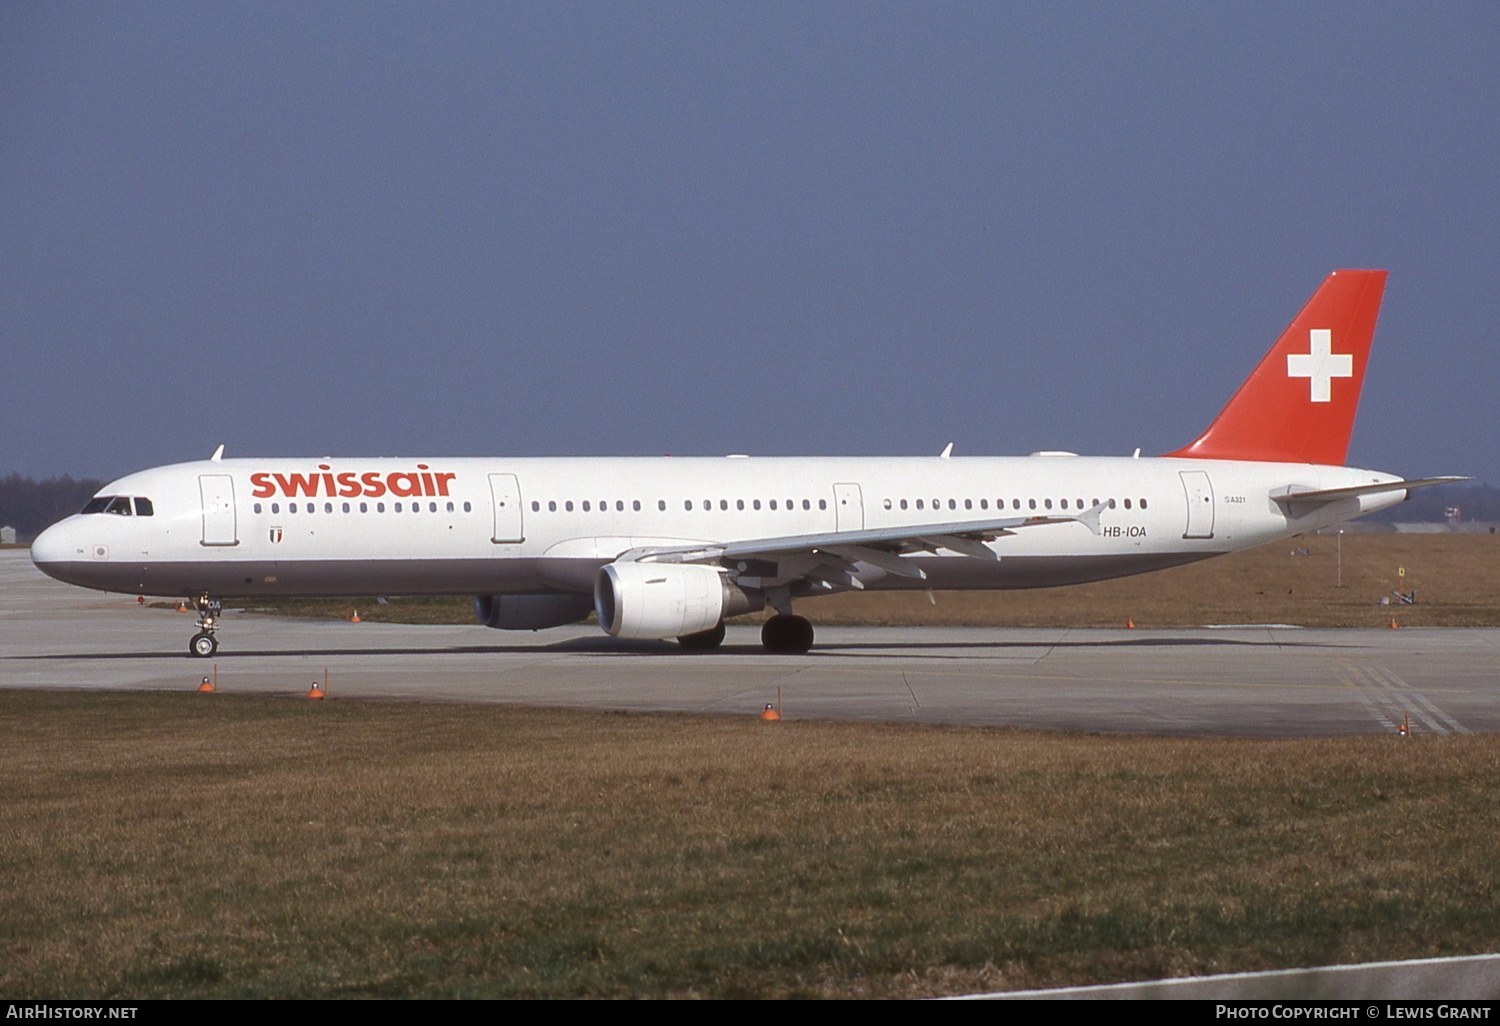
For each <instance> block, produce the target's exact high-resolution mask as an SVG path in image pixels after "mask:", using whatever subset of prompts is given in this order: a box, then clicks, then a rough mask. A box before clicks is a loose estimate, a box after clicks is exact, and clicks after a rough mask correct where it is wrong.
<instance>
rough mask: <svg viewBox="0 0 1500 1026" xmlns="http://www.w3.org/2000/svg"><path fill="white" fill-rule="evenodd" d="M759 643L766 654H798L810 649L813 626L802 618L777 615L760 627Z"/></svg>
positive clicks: (786, 614)
mask: <svg viewBox="0 0 1500 1026" xmlns="http://www.w3.org/2000/svg"><path fill="white" fill-rule="evenodd" d="M760 643H761V644H762V645H764V646H765V648H766V651H767V652H791V653H796V654H800V653H802V652H806V651H807V650H808V649H810V648H812V643H813V626H812V624H811V623H808V621H807V620H806V619H804V618H803V617H800V616H793V615H791V614H790V613H778V614H776V615H775V616H773V617H771V618H770V619H769V620H767V621H766V622H765V624H764V625H763V626H762V627H761V629H760Z"/></svg>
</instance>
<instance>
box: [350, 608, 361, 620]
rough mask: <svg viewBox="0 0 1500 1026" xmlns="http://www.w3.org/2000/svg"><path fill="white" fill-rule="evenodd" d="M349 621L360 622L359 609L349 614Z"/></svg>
mask: <svg viewBox="0 0 1500 1026" xmlns="http://www.w3.org/2000/svg"><path fill="white" fill-rule="evenodd" d="M349 622H350V623H359V610H358V609H356V610H354V611H353V612H352V613H350V614H349Z"/></svg>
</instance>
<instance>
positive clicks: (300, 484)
mask: <svg viewBox="0 0 1500 1026" xmlns="http://www.w3.org/2000/svg"><path fill="white" fill-rule="evenodd" d="M332 470H333V468H332V467H331V466H329V465H328V464H327V463H319V464H318V471H319V473H313V474H277V473H265V472H257V473H254V474H251V475H250V484H251V485H252V486H254V487H253V490H252V491H251V493H250V494H252V495H254V496H255V497H256V498H257V499H269V498H271V497H272V496H276V495H284V496H286V497H287V498H293V499H294V498H296V497H297V496H299V495H305V496H308V497H309V498H313V497H316V496H319V495H326V496H328V497H330V498H332V497H334V496H339V497H341V498H345V499H352V498H354V497H356V496H363V497H365V498H369V499H378V498H380V497H381V496H382V495H387V494H389V495H396V496H403V497H404V496H408V495H430V496H445V495H447V494H448V484H449V482H451V481H454V480H456V479H457V478H458V475H457V474H448V473H443V472H436V473H434V472H432V468H431V467H429V466H428V465H427V464H425V463H418V464H417V469H416V470H415V471H410V470H393V471H391V472H390V473H388V474H382V473H381V472H380V471H378V470H369V471H365V472H364V473H359V472H357V471H352V470H346V471H341V472H340V473H338V474H334V473H332Z"/></svg>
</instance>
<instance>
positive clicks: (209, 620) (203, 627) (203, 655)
mask: <svg viewBox="0 0 1500 1026" xmlns="http://www.w3.org/2000/svg"><path fill="white" fill-rule="evenodd" d="M193 605H194V606H196V607H197V609H198V633H197V634H194V635H193V637H192V640H190V641H189V642H188V652H189V653H190V654H192V655H195V656H197V657H198V658H200V659H207V658H208V657H209V656H211V655H213V654H214V653H215V652H217V651H218V650H219V639H218V638H216V637H214V631H216V630H218V629H219V615H220V614H221V613H222V612H223V611H224V604H223V603H222V602H220V601H219V600H218V599H214V598H209V597H208V596H207V595H199V596H198V597H197V598H196V599H194V600H193Z"/></svg>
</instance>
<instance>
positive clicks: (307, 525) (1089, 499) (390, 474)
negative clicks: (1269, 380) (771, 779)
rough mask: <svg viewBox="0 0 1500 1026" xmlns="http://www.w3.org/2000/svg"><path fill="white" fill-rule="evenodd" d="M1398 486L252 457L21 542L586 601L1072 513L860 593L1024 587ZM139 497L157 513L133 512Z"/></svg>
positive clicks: (1171, 476)
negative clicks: (755, 547)
mask: <svg viewBox="0 0 1500 1026" xmlns="http://www.w3.org/2000/svg"><path fill="white" fill-rule="evenodd" d="M1394 480H1399V478H1396V477H1394V476H1393V475H1389V474H1380V473H1376V472H1373V471H1366V470H1357V469H1353V468H1348V467H1332V466H1315V465H1309V464H1286V463H1253V462H1238V461H1229V460H1192V459H1168V458H1147V459H1132V458H1100V457H1081V456H1069V455H1045V456H1031V457H995V458H990V457H963V458H952V459H944V458H939V457H899V458H833V457H826V458H825V457H818V458H770V457H722V458H671V457H659V458H623V459H622V458H566V459H563V458H558V459H547V458H524V459H476V458H461V459H425V458H424V459H323V460H303V459H296V460H293V459H264V460H255V459H242V460H205V461H201V462H195V463H183V464H177V465H174V466H168V467H160V468H156V469H153V470H147V471H142V472H140V473H137V474H131V475H129V476H127V477H124V478H121V479H119V480H117V481H115V482H112V483H111V484H110V485H108V486H107V487H106V488H105V489H103V490H102V491H101V493H100V494H101V495H112V496H127V497H136V498H145V499H148V500H149V506H141V505H140V504H139V503H137V505H136V510H135V512H134V513H132V514H131V515H124V514H123V513H113V512H98V513H90V514H80V515H75V516H72V517H69V518H67V519H66V520H64V521H62V522H60V523H59V524H57V525H54V526H53V527H51V528H49V529H48V530H47V531H46V532H44V533H43V534H42V536H41V537H40V538H38V539H37V542H36V544H35V545H34V546H33V549H32V555H33V559H34V560H35V561H36V562H37V564H38V565H39V566H41V567H42V568H43V569H44V570H45V571H46V572H47V573H49V574H51V575H52V576H54V577H57V578H59V579H61V580H65V581H68V582H70V583H74V584H79V585H83V586H86V587H92V588H99V589H103V590H109V591H120V592H130V593H140V594H147V595H198V594H203V595H212V596H215V597H221V598H231V597H235V598H239V597H255V596H277V595H302V596H310V595H350V594H366V595H368V594H378V595H398V594H403V595H417V594H538V593H559V592H561V593H578V594H586V593H589V592H590V591H591V589H592V588H593V585H594V580H595V577H596V575H597V573H598V570H599V568H600V567H601V566H603V565H604V564H607V563H610V562H611V561H613V560H615V559H616V558H617V557H619V556H620V555H621V554H622V553H625V552H627V551H630V550H633V549H643V548H652V549H654V548H672V547H678V546H689V545H696V544H722V543H726V542H736V541H746V540H754V539H776V538H785V537H788V536H800V535H815V534H827V533H832V532H844V531H858V530H865V529H871V528H884V527H905V526H913V525H924V524H934V523H943V524H952V523H956V522H969V521H981V520H994V519H997V518H1000V517H1007V516H1025V515H1037V516H1043V515H1054V516H1067V515H1070V514H1076V513H1080V512H1082V511H1083V510H1086V509H1089V508H1091V507H1093V506H1095V504H1096V503H1105V504H1110V505H1108V507H1107V508H1106V509H1104V510H1103V511H1102V513H1101V514H1100V516H1099V528H1100V529H1099V531H1098V532H1097V533H1096V532H1095V531H1093V530H1091V529H1090V528H1089V527H1087V526H1085V525H1084V524H1083V523H1079V522H1071V521H1070V522H1060V523H1049V524H1045V525H1043V526H1039V527H1032V528H1030V529H1027V530H1022V531H1017V532H1015V533H1014V534H1002V536H1000V537H996V538H995V539H994V540H993V541H989V542H986V543H985V544H986V546H987V547H988V548H989V549H990V550H991V551H993V552H994V553H995V554H996V555H997V556H998V557H999V558H998V559H997V560H989V559H977V558H974V557H973V555H972V554H970V555H964V554H961V553H957V552H951V551H947V550H939V551H936V552H932V553H929V554H925V555H916V556H913V557H911V562H912V563H914V564H915V565H917V566H919V567H921V569H922V570H923V571H925V573H926V578H925V579H918V578H916V577H912V576H904V575H898V574H892V573H888V572H887V571H886V570H883V569H881V568H880V567H878V566H874V565H870V564H867V563H860V564H859V565H858V572H857V574H855V577H856V578H857V579H858V582H859V584H860V585H863V586H864V587H868V588H1031V587H1046V586H1051V585H1060V584H1073V583H1079V582H1083V581H1090V580H1100V579H1104V578H1108V577H1117V576H1122V575H1125V574H1131V573H1137V572H1142V571H1146V570H1153V569H1159V568H1162V567H1166V566H1172V565H1175V564H1180V563H1185V562H1190V561H1193V560H1197V559H1202V558H1205V557H1207V556H1212V555H1217V554H1221V553H1226V552H1232V551H1236V550H1240V549H1245V548H1249V547H1252V546H1255V545H1260V544H1263V543H1266V542H1270V541H1274V540H1276V539H1279V538H1285V537H1288V536H1290V535H1293V534H1298V533H1301V532H1304V531H1308V530H1312V529H1315V528H1318V527H1322V526H1326V525H1329V524H1334V523H1338V522H1340V521H1343V520H1347V519H1350V518H1351V517H1355V516H1358V515H1360V514H1362V513H1367V512H1370V511H1371V510H1373V509H1378V508H1382V507H1384V506H1388V505H1391V504H1393V503H1395V502H1399V501H1401V500H1402V499H1403V498H1405V492H1403V491H1393V492H1386V493H1381V494H1378V495H1373V496H1372V495H1366V496H1362V497H1353V498H1347V499H1340V500H1338V501H1335V502H1329V503H1325V504H1322V505H1318V506H1315V507H1312V508H1308V509H1302V510H1298V509H1295V508H1294V509H1288V508H1286V507H1285V506H1284V505H1282V504H1278V503H1277V502H1276V501H1274V500H1273V498H1272V494H1273V493H1275V492H1277V490H1278V489H1280V490H1285V489H1288V488H1292V489H1296V490H1308V491H1310V490H1319V489H1324V490H1326V489H1334V488H1345V487H1353V486H1359V485H1366V484H1371V483H1377V482H1387V481H1394ZM146 509H149V511H150V515H145V516H143V515H140V512H141V511H142V510H146Z"/></svg>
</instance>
